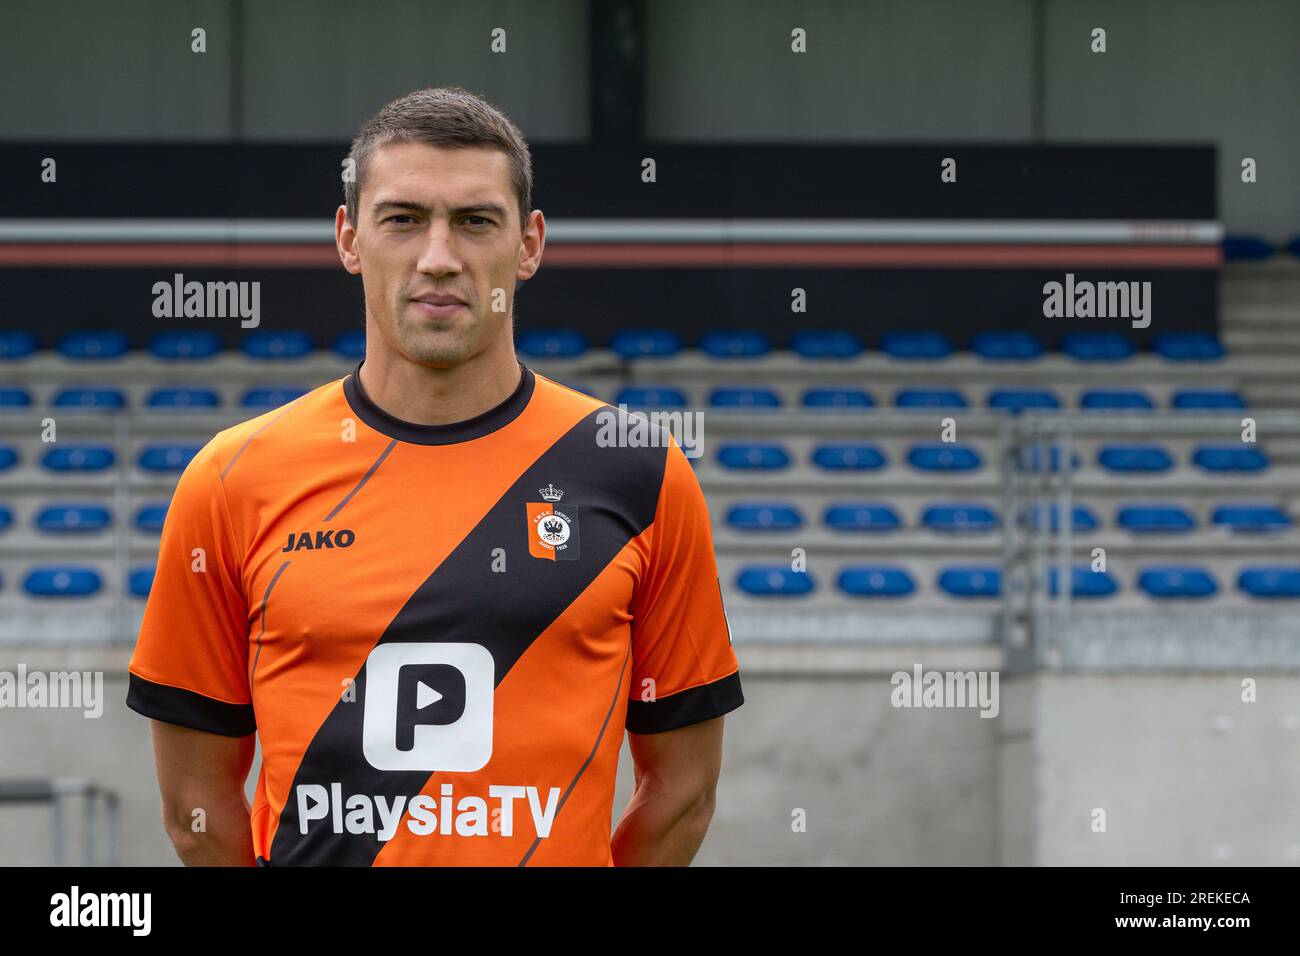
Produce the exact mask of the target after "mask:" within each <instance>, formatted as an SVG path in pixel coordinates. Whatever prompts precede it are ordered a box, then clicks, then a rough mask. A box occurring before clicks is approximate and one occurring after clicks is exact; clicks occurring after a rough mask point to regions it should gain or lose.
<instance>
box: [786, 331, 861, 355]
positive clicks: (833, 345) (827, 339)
mask: <svg viewBox="0 0 1300 956" xmlns="http://www.w3.org/2000/svg"><path fill="white" fill-rule="evenodd" d="M790 346H791V348H793V349H794V350H795V352H797V353H798V354H799V355H801V356H803V357H804V358H809V359H848V358H853V357H854V356H856V355H861V354H862V352H863V351H864V347H863V345H862V340H861V339H859V338H858V337H857V336H856V335H854V334H853V333H852V332H840V331H833V330H828V329H805V330H804V331H802V332H796V333H795V334H794V336H793V337H792V338H791V340H790Z"/></svg>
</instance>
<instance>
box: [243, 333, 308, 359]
mask: <svg viewBox="0 0 1300 956" xmlns="http://www.w3.org/2000/svg"><path fill="white" fill-rule="evenodd" d="M313 348H315V345H314V344H313V343H312V340H311V336H310V335H308V334H307V333H306V332H300V331H275V330H273V329H259V330H258V331H256V332H250V333H248V336H247V337H246V338H245V339H244V341H243V344H242V345H241V346H240V349H241V351H243V353H244V354H245V355H247V356H248V357H249V358H252V359H259V360H264V361H279V360H288V359H300V358H305V357H306V356H308V355H310V354H311V351H312V349H313Z"/></svg>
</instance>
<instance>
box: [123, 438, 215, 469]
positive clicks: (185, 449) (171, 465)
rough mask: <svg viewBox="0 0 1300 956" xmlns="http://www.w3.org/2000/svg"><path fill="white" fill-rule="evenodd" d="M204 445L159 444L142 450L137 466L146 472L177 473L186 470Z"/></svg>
mask: <svg viewBox="0 0 1300 956" xmlns="http://www.w3.org/2000/svg"><path fill="white" fill-rule="evenodd" d="M202 447H203V446H202V445H193V444H184V443H181V442H159V443H156V444H152V445H145V446H144V447H143V448H141V449H140V455H139V457H138V458H137V459H136V464H137V465H138V466H139V467H140V468H141V469H142V470H144V471H160V472H176V473H180V472H182V471H184V470H185V466H186V465H188V464H189V463H190V459H192V458H193V457H194V456H195V455H197V454H198V453H199V451H200V449H202Z"/></svg>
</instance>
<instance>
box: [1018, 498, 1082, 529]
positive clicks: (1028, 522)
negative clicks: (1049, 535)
mask: <svg viewBox="0 0 1300 956" xmlns="http://www.w3.org/2000/svg"><path fill="white" fill-rule="evenodd" d="M1045 510H1046V511H1047V527H1048V529H1049V530H1050V531H1052V532H1053V533H1055V532H1058V531H1060V530H1061V507H1060V505H1057V504H1055V503H1053V504H1052V506H1051V507H1050V508H1047V509H1045ZM1070 519H1071V520H1070V530H1071V531H1072V532H1080V531H1096V530H1097V528H1098V526H1099V524H1100V522H1099V521H1098V520H1097V515H1096V514H1095V513H1094V512H1093V510H1092V509H1091V508H1089V507H1088V506H1087V505H1074V506H1073V507H1072V508H1071V509H1070ZM1020 523H1021V524H1023V525H1025V526H1027V527H1029V528H1032V529H1033V530H1034V531H1037V530H1038V523H1039V510H1038V509H1037V508H1033V507H1030V508H1026V509H1025V510H1024V511H1023V512H1021V515H1020Z"/></svg>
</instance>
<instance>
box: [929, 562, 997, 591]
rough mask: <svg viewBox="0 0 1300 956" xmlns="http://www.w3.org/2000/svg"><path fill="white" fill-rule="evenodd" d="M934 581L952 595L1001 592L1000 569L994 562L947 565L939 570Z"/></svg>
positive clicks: (942, 589)
mask: <svg viewBox="0 0 1300 956" xmlns="http://www.w3.org/2000/svg"><path fill="white" fill-rule="evenodd" d="M935 583H936V584H937V585H938V587H939V590H940V591H943V592H944V593H945V594H950V595H952V596H953V597H960V598H970V597H997V596H998V595H999V594H1001V593H1002V571H1001V569H1000V568H998V566H997V565H995V564H985V565H976V566H972V567H949V568H944V569H943V570H942V571H940V572H939V575H938V577H937V578H936V579H935Z"/></svg>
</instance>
